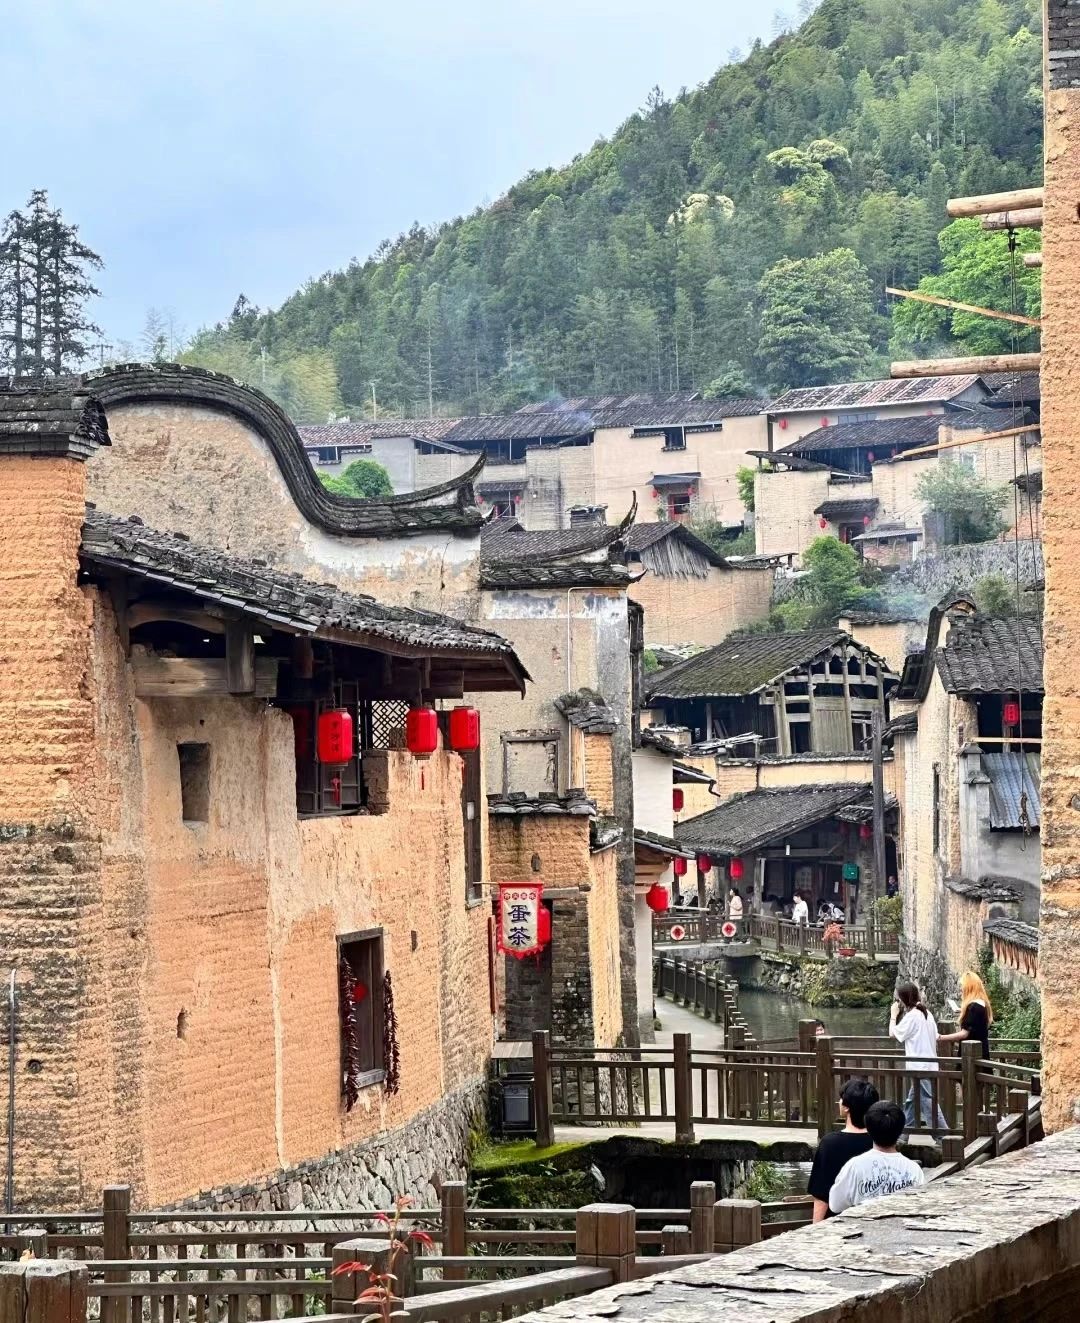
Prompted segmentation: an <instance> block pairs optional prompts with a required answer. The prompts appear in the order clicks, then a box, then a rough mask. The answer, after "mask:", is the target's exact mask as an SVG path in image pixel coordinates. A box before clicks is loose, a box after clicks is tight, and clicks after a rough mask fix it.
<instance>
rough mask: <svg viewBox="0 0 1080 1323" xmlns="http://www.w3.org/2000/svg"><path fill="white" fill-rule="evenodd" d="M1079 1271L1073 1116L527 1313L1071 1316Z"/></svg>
mask: <svg viewBox="0 0 1080 1323" xmlns="http://www.w3.org/2000/svg"><path fill="white" fill-rule="evenodd" d="M1078 1282H1080V1127H1072V1128H1070V1129H1068V1130H1064V1131H1060V1132H1058V1133H1057V1134H1055V1135H1052V1136H1051V1137H1050V1138H1048V1139H1045V1140H1043V1141H1042V1142H1041V1143H1039V1144H1034V1145H1032V1146H1031V1147H1030V1148H1027V1149H1022V1150H1020V1151H1019V1152H1015V1153H1010V1154H1008V1155H1007V1156H1006V1157H1003V1158H998V1159H997V1160H996V1161H993V1162H989V1163H986V1164H984V1165H983V1166H981V1167H977V1168H974V1169H972V1170H969V1171H966V1172H963V1173H961V1174H960V1175H958V1176H954V1177H952V1178H950V1179H948V1180H944V1181H941V1182H935V1183H933V1184H931V1185H929V1186H927V1187H925V1188H924V1189H922V1190H915V1191H909V1192H907V1193H905V1194H901V1195H894V1196H893V1197H892V1198H889V1199H881V1200H878V1201H877V1202H875V1203H870V1204H865V1205H863V1207H861V1208H855V1209H851V1210H850V1211H849V1212H847V1213H843V1214H842V1215H841V1216H840V1217H837V1218H832V1219H830V1220H829V1221H827V1222H822V1223H819V1224H818V1225H817V1226H813V1227H807V1228H806V1229H805V1230H800V1231H793V1232H789V1233H787V1234H786V1235H783V1236H780V1237H778V1238H777V1239H775V1240H769V1241H766V1242H764V1243H762V1244H759V1245H753V1246H750V1247H748V1248H746V1249H743V1250H737V1251H735V1252H734V1253H732V1254H727V1255H721V1256H718V1257H716V1258H714V1259H711V1260H709V1261H707V1262H705V1263H700V1264H695V1265H693V1266H692V1267H688V1268H683V1269H680V1270H677V1271H674V1272H671V1273H665V1274H662V1275H659V1276H656V1277H652V1278H649V1279H647V1280H645V1281H640V1282H633V1283H630V1284H627V1285H625V1286H616V1287H610V1288H608V1289H607V1290H605V1291H597V1292H596V1293H595V1294H593V1295H589V1296H584V1297H582V1298H581V1299H578V1300H571V1301H566V1302H564V1303H563V1304H560V1305H555V1306H552V1307H551V1308H549V1309H546V1310H541V1311H538V1312H536V1313H532V1314H528V1315H526V1316H525V1319H526V1320H531V1321H532V1323H550V1321H551V1320H555V1319H562V1320H574V1321H575V1323H611V1320H613V1319H614V1320H616V1323H630V1320H638V1319H640V1320H646V1319H648V1320H652V1321H653V1323H656V1321H657V1320H659V1319H663V1320H664V1323H706V1320H709V1323H716V1320H725V1319H731V1320H738V1323H765V1321H766V1320H768V1321H769V1323H796V1321H797V1320H800V1319H803V1320H810V1319H813V1320H814V1323H841V1320H843V1323H871V1320H872V1321H873V1323H880V1320H881V1319H882V1318H888V1319H889V1323H944V1321H945V1320H947V1319H964V1320H965V1323H990V1320H1008V1321H1010V1323H1011V1321H1012V1320H1019V1319H1022V1318H1043V1317H1045V1318H1065V1317H1072V1316H1073V1314H1072V1313H1069V1312H1068V1311H1069V1308H1070V1307H1069V1305H1068V1304H1067V1303H1066V1302H1067V1301H1068V1300H1070V1299H1072V1300H1075V1298H1076V1296H1075V1295H1074V1294H1073V1293H1074V1292H1075V1291H1076V1290H1077V1284H1078ZM1051 1306H1054V1307H1053V1308H1052V1307H1051ZM1062 1307H1064V1310H1065V1311H1066V1312H1056V1311H1057V1310H1060V1309H1061V1308H1062ZM1074 1308H1075V1306H1074ZM1042 1309H1046V1310H1047V1312H1046V1313H1045V1314H1044V1313H1041V1312H1040V1310H1042ZM523 1323H524V1320H523Z"/></svg>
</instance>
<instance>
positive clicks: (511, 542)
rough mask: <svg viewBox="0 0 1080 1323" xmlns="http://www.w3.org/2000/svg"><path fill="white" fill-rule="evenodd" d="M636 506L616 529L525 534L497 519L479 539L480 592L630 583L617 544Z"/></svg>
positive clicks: (512, 521)
mask: <svg viewBox="0 0 1080 1323" xmlns="http://www.w3.org/2000/svg"><path fill="white" fill-rule="evenodd" d="M636 512H637V506H636V504H635V505H633V506H631V508H630V511H629V512H628V514H627V515H626V518H625V519H623V521H622V522H621V523H619V524H600V523H589V524H579V525H578V526H577V527H575V528H563V529H549V530H535V531H530V530H526V529H524V528H523V527H522V526H521V523H520V521H519V520H517V519H496V520H492V521H491V522H490V523H488V524H486V525H485V526H484V529H483V532H482V533H481V536H480V583H481V586H482V587H484V588H619V587H626V585H628V584H629V583H631V582H632V576H631V574H630V571H629V570H628V569H627V567H626V564H625V560H624V547H623V542H622V539H623V537H624V536H625V534H626V530H627V529H628V528H629V526H630V525H631V523H632V522H633V518H634V515H635V514H636Z"/></svg>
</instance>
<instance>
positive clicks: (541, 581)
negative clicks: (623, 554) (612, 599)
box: [480, 560, 632, 588]
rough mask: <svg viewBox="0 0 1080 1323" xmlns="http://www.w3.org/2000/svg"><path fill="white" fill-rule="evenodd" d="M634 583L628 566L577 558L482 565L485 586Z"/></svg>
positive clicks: (565, 585)
mask: <svg viewBox="0 0 1080 1323" xmlns="http://www.w3.org/2000/svg"><path fill="white" fill-rule="evenodd" d="M631 582H632V579H631V576H630V572H629V571H628V570H627V568H626V566H625V565H612V564H610V563H609V562H608V561H587V560H576V561H566V562H564V563H561V564H547V565H545V564H538V565H521V564H518V563H516V562H512V561H499V562H496V563H494V564H483V563H482V564H481V566H480V586H481V588H626V587H627V585H628V584H630V583H631Z"/></svg>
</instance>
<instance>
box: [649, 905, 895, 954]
mask: <svg viewBox="0 0 1080 1323" xmlns="http://www.w3.org/2000/svg"><path fill="white" fill-rule="evenodd" d="M726 922H728V920H726V919H725V918H724V916H723V915H722V914H720V913H714V912H713V911H711V910H707V911H705V912H704V913H702V912H700V911H693V910H691V911H687V910H677V911H669V912H668V913H667V914H655V915H653V920H652V925H653V942H654V943H655V944H657V945H661V946H664V945H679V944H680V943H691V944H692V943H694V942H727V941H731V942H746V941H753V942H756V943H757V944H758V945H759V946H760V947H761V948H762V950H766V951H775V952H778V953H780V954H786V955H816V956H821V957H822V958H824V957H825V956H826V955H827V954H828V952H826V950H825V937H824V929H823V928H821V927H820V926H819V925H817V924H810V925H807V924H804V923H793V922H792V921H791V920H790V919H781V918H778V917H777V916H775V915H770V914H751V915H749V916H748V917H746V918H744V919H736V920H733V921H732V922H734V925H735V935H734V936H730V937H728V936H725V935H724V931H723V929H724V924H725V923H726ZM873 940H874V950H875V953H876V954H877V955H896V954H897V952H898V951H899V950H900V937H899V934H898V933H895V932H893V931H892V930H891V929H889V928H884V927H882V926H881V924H875V925H874V934H873ZM838 945H841V946H844V947H850V948H853V949H854V950H855V951H856V952H858V953H859V954H860V955H865V954H867V931H866V925H865V924H846V925H845V926H844V939H843V941H842V942H841V943H839V944H838Z"/></svg>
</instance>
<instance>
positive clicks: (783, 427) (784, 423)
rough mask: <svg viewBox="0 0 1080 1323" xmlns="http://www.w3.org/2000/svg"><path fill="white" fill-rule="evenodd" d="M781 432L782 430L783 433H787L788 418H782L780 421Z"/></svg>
mask: <svg viewBox="0 0 1080 1323" xmlns="http://www.w3.org/2000/svg"><path fill="white" fill-rule="evenodd" d="M780 430H781V432H786V431H787V419H786V418H781V419H780Z"/></svg>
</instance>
